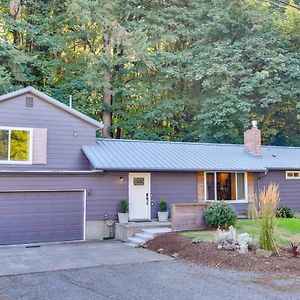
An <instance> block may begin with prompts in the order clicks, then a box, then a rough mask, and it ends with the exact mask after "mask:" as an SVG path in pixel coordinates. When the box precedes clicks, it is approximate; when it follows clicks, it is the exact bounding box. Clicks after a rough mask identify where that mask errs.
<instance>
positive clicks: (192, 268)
mask: <svg viewBox="0 0 300 300" xmlns="http://www.w3.org/2000/svg"><path fill="white" fill-rule="evenodd" d="M0 262H1V268H0V299H1V300H10V299H12V300H15V299H28V300H29V299H30V300H31V299H42V300H44V299H50V300H52V299H53V300H57V299H70V300H71V299H72V300H73V299H83V300H84V299H88V300H93V299H100V300H102V299H122V300H127V299H128V300H134V299H143V300H148V299H149V300H150V299H151V300H152V299H158V300H160V299H173V300H177V299H191V300H193V299H197V300H198V299H201V300H206V299H208V300H212V299H213V300H218V299H222V300H226V299H230V300H234V299H243V300H247V299H249V300H250V299H251V300H253V299H256V300H260V299H264V300H266V299H284V300H286V299H300V278H299V277H293V276H287V275H274V274H273V275H270V274H268V275H264V274H261V273H249V272H247V273H245V272H236V271H232V270H226V269H218V268H214V269H212V268H207V267H203V266H199V265H194V264H188V263H185V262H179V261H176V260H172V259H170V258H169V257H167V256H164V255H160V254H157V253H154V252H151V251H149V250H146V249H141V248H133V247H131V246H128V245H126V244H124V243H120V242H114V241H112V242H100V243H76V244H73V243H70V244H52V245H44V246H42V247H40V248H29V249H28V248H25V247H24V246H18V247H3V248H0Z"/></svg>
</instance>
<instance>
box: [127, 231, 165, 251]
mask: <svg viewBox="0 0 300 300" xmlns="http://www.w3.org/2000/svg"><path fill="white" fill-rule="evenodd" d="M167 232H171V228H170V227H161V228H159V227H157V228H147V229H142V232H139V233H136V234H134V236H132V237H130V238H128V244H129V245H131V246H134V247H138V246H140V245H143V244H145V243H147V242H148V241H150V240H152V239H154V238H155V237H156V236H158V235H160V234H163V233H167Z"/></svg>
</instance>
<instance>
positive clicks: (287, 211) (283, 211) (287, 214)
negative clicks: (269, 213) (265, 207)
mask: <svg viewBox="0 0 300 300" xmlns="http://www.w3.org/2000/svg"><path fill="white" fill-rule="evenodd" d="M294 216H295V212H294V210H293V209H292V208H291V207H289V206H286V205H285V206H282V207H280V208H278V209H277V212H276V217H277V218H294Z"/></svg>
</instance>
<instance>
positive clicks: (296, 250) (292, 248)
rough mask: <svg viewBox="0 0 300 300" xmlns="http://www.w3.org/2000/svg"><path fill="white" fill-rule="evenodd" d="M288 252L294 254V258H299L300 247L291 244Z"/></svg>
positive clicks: (296, 244)
mask: <svg viewBox="0 0 300 300" xmlns="http://www.w3.org/2000/svg"><path fill="white" fill-rule="evenodd" d="M288 252H290V253H291V254H292V256H293V257H298V255H299V254H300V245H299V244H298V243H295V242H291V243H290V245H289V248H288Z"/></svg>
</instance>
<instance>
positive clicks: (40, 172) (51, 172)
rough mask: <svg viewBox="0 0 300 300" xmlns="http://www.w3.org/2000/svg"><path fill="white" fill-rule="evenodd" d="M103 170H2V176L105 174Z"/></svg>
mask: <svg viewBox="0 0 300 300" xmlns="http://www.w3.org/2000/svg"><path fill="white" fill-rule="evenodd" d="M103 172H104V171H103V170H88V171H83V170H82V171H81V170H17V171H16V170H0V176H1V175H58V176H59V175H62V176H64V175H92V174H103Z"/></svg>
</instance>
